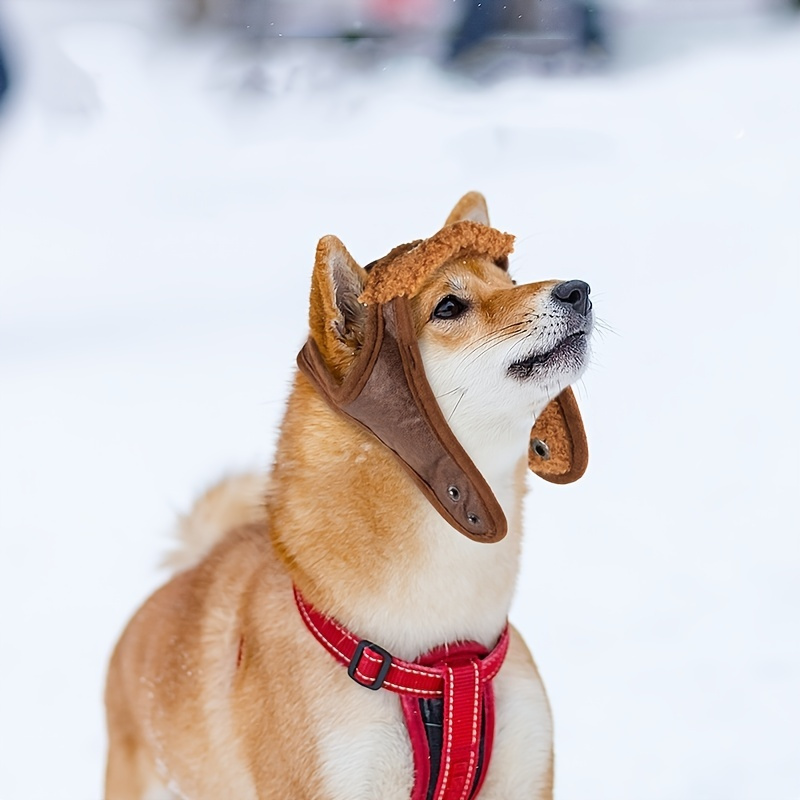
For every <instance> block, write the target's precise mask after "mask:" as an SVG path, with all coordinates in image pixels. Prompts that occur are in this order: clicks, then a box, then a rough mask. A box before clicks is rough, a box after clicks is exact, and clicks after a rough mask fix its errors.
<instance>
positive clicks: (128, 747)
mask: <svg viewBox="0 0 800 800" xmlns="http://www.w3.org/2000/svg"><path fill="white" fill-rule="evenodd" d="M105 800H178V796H177V795H175V794H173V793H172V792H171V791H169V789H167V787H166V786H164V784H163V783H162V782H161V781H160V780H159V778H158V776H157V775H156V774H155V770H154V769H153V767H152V766H151V765H150V763H149V759H148V758H147V756H146V755H145V753H143V752H142V750H141V748H140V747H139V746H138V744H137V743H135V742H134V741H133V740H131V739H130V738H128V739H123V738H116V739H115V738H114V737H113V736H112V738H111V741H110V742H109V748H108V763H107V765H106V791H105Z"/></svg>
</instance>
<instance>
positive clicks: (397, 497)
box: [106, 193, 593, 800]
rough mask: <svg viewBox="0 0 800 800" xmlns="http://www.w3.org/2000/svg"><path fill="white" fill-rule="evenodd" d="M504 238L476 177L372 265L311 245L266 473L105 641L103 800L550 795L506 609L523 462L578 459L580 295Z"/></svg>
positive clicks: (219, 494)
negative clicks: (430, 223)
mask: <svg viewBox="0 0 800 800" xmlns="http://www.w3.org/2000/svg"><path fill="white" fill-rule="evenodd" d="M512 242H513V239H512V237H511V236H509V235H508V234H503V233H500V232H499V231H497V230H495V229H493V228H491V227H489V219H488V214H487V211H486V204H485V201H484V199H483V197H482V196H481V195H479V194H477V193H470V194H468V195H466V196H465V197H463V198H462V199H461V200H460V201H459V203H458V204H457V205H456V207H455V208H454V209H453V211H452V213H451V214H450V216H449V217H448V219H447V222H446V224H445V226H444V228H442V230H441V231H439V232H438V233H437V234H435V235H434V236H432V237H430V238H429V239H426V240H422V241H419V242H413V243H411V244H408V245H402V246H400V247H398V248H395V249H394V250H393V251H392V252H391V253H389V255H388V256H385V257H384V258H382V259H380V260H378V261H376V262H373V263H372V264H370V265H368V266H367V267H366V268H362V267H360V266H359V265H358V264H356V263H355V261H354V260H353V259H352V258H351V256H350V255H349V254H348V252H347V250H346V249H345V248H344V246H343V245H342V243H341V242H339V241H338V240H337V239H336V238H334V237H330V236H329V237H325V238H324V239H322V240H321V242H320V243H319V246H318V248H317V256H316V262H315V266H314V271H313V276H312V285H311V304H310V336H309V340H308V342H307V344H306V346H305V347H304V348H303V350H302V351H301V354H300V356H299V358H298V364H299V367H300V369H299V371H298V373H297V376H296V378H295V381H294V385H293V388H292V391H291V396H290V398H289V401H288V405H287V409H286V414H285V417H284V420H283V424H282V427H281V433H280V438H279V442H278V446H277V452H276V455H275V462H274V468H273V470H272V474H271V476H270V477H269V479H268V480H266V479H265V480H263V481H262V480H261V479H259V478H258V477H257V476H239V477H235V478H230V479H227V480H225V481H223V482H221V483H220V484H218V485H217V486H215V487H213V488H212V489H210V490H209V491H208V492H207V493H206V495H205V496H203V497H202V498H201V499H200V500H199V501H198V503H197V505H196V506H195V508H194V509H193V510H192V511H191V513H190V514H189V515H188V516H187V517H186V518H184V519H183V520H182V522H181V534H182V539H183V545H182V549H181V551H180V552H179V553H177V554H176V555H175V557H174V564H175V566H176V567H177V568H178V569H179V571H178V572H177V573H176V574H175V575H174V577H173V578H172V580H170V582H169V583H167V584H166V585H165V586H163V587H162V588H161V589H159V590H158V591H157V592H156V593H155V594H154V595H153V596H152V597H150V599H149V600H147V602H146V603H145V604H144V605H143V606H142V608H141V609H140V610H139V611H138V612H137V613H136V615H135V616H134V618H133V619H132V620H131V622H130V623H129V625H128V627H127V629H126V630H125V632H124V634H123V636H122V638H121V639H120V641H119V643H118V645H117V647H116V650H115V652H114V655H113V657H112V660H111V665H110V670H109V676H108V684H107V689H106V706H107V714H108V732H109V754H108V765H107V775H106V800H156V798H187V800H223V798H236V800H255V799H256V798H258V800H272V799H273V798H274V799H275V800H278V799H280V800H285V799H286V798H293V799H294V800H359V798H361V799H363V800H376V799H377V798H380V799H381V800H408V799H409V798H412V799H413V800H431V799H434V800H449V799H450V798H454V799H456V800H468V799H469V798H476V797H480V798H481V800H500V799H501V798H502V799H503V800H521V798H531V799H533V798H537V799H538V800H543V799H544V798H551V797H552V782H553V750H552V724H551V716H550V710H549V706H548V702H547V697H546V694H545V690H544V687H543V685H542V682H541V680H540V678H539V675H538V673H537V670H536V667H535V665H534V662H533V660H532V658H531V656H530V654H529V652H528V650H527V648H526V646H525V644H524V642H523V641H522V638H521V637H520V636H519V634H518V633H517V632H516V631H515V630H514V629H513V628H510V627H508V624H507V617H508V611H509V607H510V605H511V600H512V595H513V592H514V585H515V580H516V576H517V572H518V568H519V558H520V541H521V535H522V519H521V509H522V497H523V493H524V490H525V469H526V465H527V466H530V468H531V469H532V470H533V471H534V472H536V473H537V474H538V475H540V476H541V477H544V478H545V479H547V480H550V481H554V482H556V483H566V482H569V481H572V480H575V479H577V478H578V477H580V476H581V475H582V473H583V471H584V469H585V467H586V460H587V450H586V443H585V438H584V434H583V428H582V425H581V421H580V415H579V413H578V410H577V406H576V404H575V401H574V398H573V396H572V393H571V390H570V389H569V388H568V387H569V385H570V384H571V383H573V382H574V381H575V380H577V379H578V378H579V377H580V375H581V374H582V373H583V371H584V369H585V367H586V364H587V360H588V350H589V340H590V336H591V332H592V327H593V312H592V307H591V302H590V300H589V287H588V285H587V284H585V283H583V282H582V281H578V280H570V281H566V282H564V281H555V280H550V281H545V282H542V283H534V284H527V285H520V286H517V285H516V284H515V283H514V281H513V280H512V279H511V277H510V276H509V274H508V269H507V267H508V253H509V252H510V250H511V247H512ZM534 422H535V425H534V426H533V431H532V432H531V425H532V423H534Z"/></svg>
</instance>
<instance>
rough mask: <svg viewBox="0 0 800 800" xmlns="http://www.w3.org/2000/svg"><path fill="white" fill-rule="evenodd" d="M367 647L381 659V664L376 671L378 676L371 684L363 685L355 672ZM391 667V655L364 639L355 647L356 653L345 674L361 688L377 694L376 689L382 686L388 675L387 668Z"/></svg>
mask: <svg viewBox="0 0 800 800" xmlns="http://www.w3.org/2000/svg"><path fill="white" fill-rule="evenodd" d="M368 647H369V649H370V650H371V651H372V652H373V653H375V654H376V655H379V656H380V657H381V658H382V659H383V663H382V664H381V668H380V669H379V670H378V676H377V677H376V678H375V680H374V681H373V682H372V683H365V682H364V681H362V680H361V679H360V678H359V677H358V675H357V674H356V670H357V669H358V665H359V663H360V662H361V656H363V655H364V651H365V650H366V649H367V648H368ZM391 666H392V654H391V653H388V652H386V650H384V649H383V648H382V647H379V646H378V645H377V644H373V643H372V642H368V641H367V640H366V639H362V640H361V641H360V642H359V643H358V645H357V646H356V651H355V653H353V658H352V659H351V660H350V664H348V666H347V674H348V675H349V676H350V677H351V678H352V679H353V680H354V681H355V682H356V683H357V684H358V685H359V686H363V687H365V688H366V689H372V691H373V692H377V691H378V689H380V688H381V686H383V682H384V681H385V680H386V676H387V675H388V674H389V668H390V667H391Z"/></svg>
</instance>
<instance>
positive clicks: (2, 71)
mask: <svg viewBox="0 0 800 800" xmlns="http://www.w3.org/2000/svg"><path fill="white" fill-rule="evenodd" d="M7 91H8V69H7V68H6V60H5V56H4V55H3V40H2V39H0V108H2V106H3V101H4V100H5V98H6V92H7Z"/></svg>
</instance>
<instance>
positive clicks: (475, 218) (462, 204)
mask: <svg viewBox="0 0 800 800" xmlns="http://www.w3.org/2000/svg"><path fill="white" fill-rule="evenodd" d="M464 220H468V221H469V222H480V224H481V225H488V224H489V209H488V208H487V207H486V198H485V197H484V196H483V195H482V194H481V193H480V192H467V193H466V194H465V195H464V196H463V197H462V198H461V199H460V200H459V201H458V202H457V203H456V204H455V206H454V208H453V210H452V211H451V212H450V216H449V217H448V218H447V221H446V222H445V223H444V224H445V227H446V226H447V225H452V224H453V223H454V222H463V221H464Z"/></svg>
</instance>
